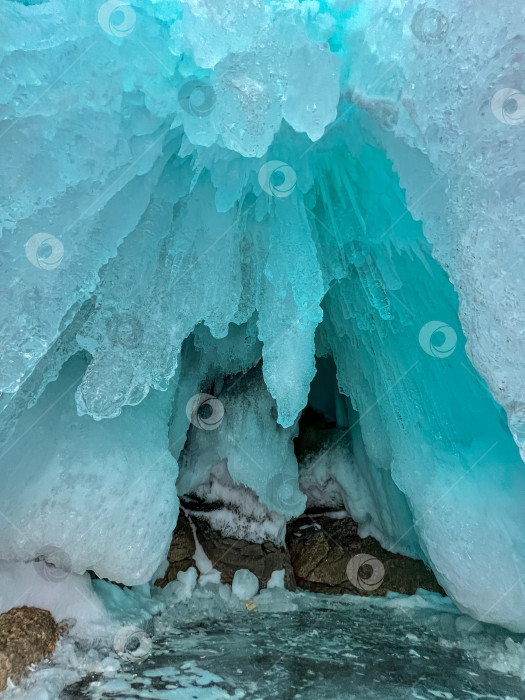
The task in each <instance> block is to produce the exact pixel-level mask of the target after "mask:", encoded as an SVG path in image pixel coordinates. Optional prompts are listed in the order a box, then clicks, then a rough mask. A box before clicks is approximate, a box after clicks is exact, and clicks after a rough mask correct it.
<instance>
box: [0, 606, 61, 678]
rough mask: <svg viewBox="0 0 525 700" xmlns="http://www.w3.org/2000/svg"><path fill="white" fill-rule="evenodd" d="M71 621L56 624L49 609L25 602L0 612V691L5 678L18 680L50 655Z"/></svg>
mask: <svg viewBox="0 0 525 700" xmlns="http://www.w3.org/2000/svg"><path fill="white" fill-rule="evenodd" d="M73 624H74V621H70V620H64V621H63V622H61V623H60V624H57V623H56V622H55V620H54V618H53V616H52V615H51V613H50V612H49V610H42V609H41V608H33V607H29V606H27V605H23V606H22V607H20V608H11V610H8V612H5V613H2V614H0V691H2V690H5V689H6V688H7V679H8V678H10V679H11V680H12V681H13V683H15V684H18V683H20V680H21V679H22V677H23V676H25V675H26V674H27V672H28V670H29V668H28V667H29V666H30V665H31V664H34V663H37V662H38V661H41V660H42V659H43V658H45V657H46V656H49V655H50V654H52V653H53V651H54V650H55V646H56V643H57V641H58V640H59V639H60V637H61V636H62V635H63V634H65V633H66V632H67V631H68V629H69V628H70V627H71V626H72V625H73Z"/></svg>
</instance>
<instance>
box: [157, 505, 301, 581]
mask: <svg viewBox="0 0 525 700" xmlns="http://www.w3.org/2000/svg"><path fill="white" fill-rule="evenodd" d="M190 517H191V519H192V522H193V524H194V525H195V528H196V531H197V538H198V540H199V542H200V544H201V545H202V548H203V550H204V552H205V554H206V556H207V557H208V559H210V561H211V562H212V564H213V567H214V568H215V569H217V570H218V571H220V572H221V582H222V583H229V584H231V582H232V581H233V576H234V574H235V572H236V571H237V570H238V569H249V570H250V571H251V572H252V573H254V574H255V575H256V576H257V578H258V579H259V585H260V587H261V588H266V585H267V584H268V581H269V580H270V576H271V575H272V573H273V572H274V571H276V570H280V569H284V571H285V574H284V581H285V586H286V587H287V588H289V589H291V590H295V577H294V573H293V569H292V565H291V563H290V557H289V555H288V552H287V551H286V549H284V548H280V547H277V545H275V544H274V543H273V542H263V543H262V544H257V543H255V542H247V541H246V540H241V539H235V538H233V537H224V536H223V535H222V534H221V533H220V532H218V531H217V530H214V529H213V528H212V527H211V526H210V525H209V524H208V523H207V522H206V521H205V520H204V519H202V518H198V517H196V516H194V515H190ZM194 554H195V540H194V537H193V531H192V529H191V525H190V522H189V520H188V518H187V516H186V515H185V513H184V512H183V511H181V512H180V514H179V519H178V521H177V527H176V528H175V530H174V531H173V538H172V541H171V546H170V550H169V552H168V562H169V564H168V569H167V571H166V573H165V575H164V577H163V578H160V579H158V580H157V581H156V582H155V584H156V585H157V586H161V587H164V586H166V585H167V584H168V583H169V582H170V581H174V580H175V579H176V578H177V574H178V573H179V571H186V570H187V569H189V568H190V566H194V565H195V562H194V560H193V556H194Z"/></svg>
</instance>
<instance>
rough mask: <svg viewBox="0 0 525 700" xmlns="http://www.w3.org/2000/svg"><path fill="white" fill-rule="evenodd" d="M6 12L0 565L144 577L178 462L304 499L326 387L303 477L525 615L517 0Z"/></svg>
mask: <svg viewBox="0 0 525 700" xmlns="http://www.w3.org/2000/svg"><path fill="white" fill-rule="evenodd" d="M438 5H439V7H438ZM0 12H1V16H2V22H1V24H0V60H1V62H2V75H3V79H2V81H1V83H0V104H1V111H0V116H1V122H0V145H1V149H0V161H1V168H0V173H1V174H0V177H1V183H2V187H1V200H0V223H1V231H2V245H1V251H0V254H1V259H0V263H1V264H0V278H1V285H0V288H1V290H2V291H1V294H0V305H1V308H2V311H1V325H0V333H1V363H0V390H1V392H2V393H1V396H0V428H1V437H2V441H3V448H2V452H1V457H0V473H1V479H2V489H1V491H0V516H1V517H0V558H3V559H6V560H10V561H30V560H32V559H34V558H35V557H37V556H39V555H40V554H41V552H42V551H43V550H44V549H46V548H47V549H46V551H49V548H50V547H51V548H56V549H59V550H60V551H61V552H62V553H63V554H64V555H65V556H66V557H67V558H68V561H69V563H70V566H71V568H72V570H74V571H76V572H79V573H81V572H83V571H85V570H86V569H91V570H94V571H95V572H96V573H97V574H98V575H99V576H104V577H108V578H110V579H114V580H118V581H122V582H124V583H127V584H136V583H142V582H144V581H147V580H149V579H150V578H151V577H152V576H153V575H154V573H155V570H156V569H157V567H158V566H159V564H160V563H161V562H162V560H163V559H164V558H165V553H166V550H167V547H168V543H169V539H170V534H171V531H172V529H173V526H174V524H175V522H176V519H177V513H178V501H177V495H176V492H175V487H174V483H175V480H176V479H177V475H178V467H179V466H180V468H181V473H180V476H179V479H178V482H177V484H178V488H179V493H180V492H186V491H187V490H191V488H193V487H194V486H195V485H197V484H199V483H202V482H203V480H205V478H207V475H209V473H210V470H211V469H212V468H213V467H214V465H216V464H218V463H224V462H225V461H226V462H227V465H228V471H229V473H230V476H231V478H232V480H233V482H235V484H238V485H243V486H244V487H246V488H249V489H251V491H253V492H254V493H255V494H257V496H258V499H259V501H260V503H261V504H263V505H264V506H265V507H267V508H268V509H269V511H271V512H272V513H273V514H277V515H280V516H283V517H286V518H290V517H292V516H294V515H298V514H300V513H301V512H302V511H303V510H304V507H305V502H306V496H305V494H304V493H303V492H302V491H301V489H300V487H299V483H300V482H299V476H300V475H299V465H298V464H297V460H296V457H295V454H294V449H293V439H294V438H295V437H296V436H297V433H298V430H299V424H298V420H299V417H300V415H301V412H302V411H303V409H304V407H305V405H306V404H307V402H310V403H312V402H313V403H315V407H316V409H317V410H319V411H320V412H321V413H322V412H323V411H328V410H333V413H334V417H335V418H334V420H336V422H337V425H338V427H339V428H340V429H341V430H342V431H343V432H344V439H341V440H340V441H338V442H337V444H334V445H332V446H330V448H329V449H324V450H323V451H321V452H320V453H319V454H318V455H314V456H313V457H312V459H311V460H310V461H309V463H308V465H305V469H306V472H307V474H306V475H305V477H304V483H307V482H308V483H310V484H312V483H315V482H316V481H317V482H319V483H320V484H321V482H323V480H324V481H326V480H328V479H332V481H334V482H335V483H337V484H338V488H340V491H341V493H342V497H343V499H344V502H345V505H346V507H347V509H348V510H349V511H350V512H351V513H352V515H353V516H354V517H355V518H356V520H358V522H359V523H360V527H361V532H362V534H373V535H374V536H376V537H377V538H378V539H379V540H380V541H381V542H382V543H383V544H384V546H386V547H388V548H390V549H392V550H394V551H400V552H404V553H407V554H411V555H413V556H420V557H423V558H424V559H425V560H426V561H427V562H428V563H429V564H430V565H431V566H432V567H433V569H434V571H435V573H436V575H437V577H438V579H439V581H440V582H441V583H442V585H443V586H444V588H445V589H446V590H447V592H448V593H449V594H450V596H451V597H452V598H453V599H454V600H455V601H456V603H457V604H458V605H459V606H460V607H461V608H462V609H463V610H465V611H467V612H468V613H470V614H471V615H473V616H475V617H478V618H480V619H484V620H487V621H490V622H496V623H499V624H502V625H505V626H507V627H509V628H511V629H515V630H520V631H525V586H524V583H523V577H524V576H525V536H524V534H523V533H524V532H525V510H524V509H523V496H524V494H525V471H524V467H523V462H522V460H521V459H520V454H519V450H518V448H520V449H521V455H522V457H525V451H524V445H525V402H524V399H523V397H524V396H525V353H524V352H523V339H524V337H525V299H524V297H523V289H524V288H525V287H524V285H523V265H522V263H521V256H522V251H523V221H524V212H523V207H522V197H523V179H522V177H521V176H520V173H523V170H524V162H523V148H522V147H521V146H520V137H522V135H523V129H524V128H525V126H523V124H524V123H525V97H524V95H523V92H525V85H524V83H523V65H522V64H521V63H520V61H521V59H520V56H521V54H520V48H519V37H520V32H522V31H523V12H522V10H521V8H520V6H519V4H518V2H517V0H516V1H515V0H509V2H506V3H504V4H502V3H501V2H496V1H495V0H486V2H484V3H478V2H477V1H476V0H465V2H463V3H462V4H461V6H460V5H458V3H457V2H454V1H453V0H442V1H441V2H440V3H432V2H430V0H429V2H428V3H426V4H425V3H423V2H421V1H420V0H407V1H404V2H399V0H373V1H372V0H361V1H360V2H359V1H353V0H319V1H317V0H304V1H302V2H301V1H300V0H287V1H286V2H285V1H284V0H273V1H272V2H266V3H265V2H260V1H259V0H228V1H227V2H208V1H207V0H185V1H184V2H176V1H174V0H169V1H168V0H136V2H133V3H131V2H130V3H127V2H121V1H120V0H107V1H106V2H100V0H86V1H85V2H78V3H72V2H67V1H66V0H24V1H23V2H21V1H19V0H0ZM520 194H521V199H520ZM323 358H325V359H326V358H333V362H334V363H335V367H336V379H335V382H332V381H329V380H328V379H327V380H326V381H324V380H323V381H322V382H321V384H323V385H324V389H323V390H322V391H321V392H320V394H319V395H317V396H313V394H312V392H310V386H311V383H312V380H313V379H314V377H315V376H316V367H319V366H320V363H321V362H322V360H323ZM261 360H262V362H261ZM309 394H310V398H309ZM196 397H197V398H196ZM201 404H206V406H207V410H208V413H207V414H206V415H204V417H202V416H199V414H198V410H197V409H198V408H199V406H200V405H201ZM329 406H331V407H332V408H331V409H329V408H328V407H329ZM321 485H322V484H321ZM181 489H182V491H181Z"/></svg>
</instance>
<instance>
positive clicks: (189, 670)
mask: <svg viewBox="0 0 525 700" xmlns="http://www.w3.org/2000/svg"><path fill="white" fill-rule="evenodd" d="M162 617H163V616H161V618H162ZM457 620H458V618H457V617H456V616H453V615H449V614H442V613H439V614H433V613H432V611H429V610H414V609H408V610H406V609H402V608H399V609H397V608H390V607H377V606H354V605H350V606H348V605H344V604H342V603H341V604H332V603H327V605H326V608H323V607H322V606H321V607H319V608H317V609H314V610H297V611H292V612H280V613H260V612H257V609H256V610H254V611H252V612H248V611H235V612H231V611H230V612H227V613H226V614H224V615H221V616H220V617H219V618H217V617H216V616H211V617H208V618H205V619H202V618H201V619H200V620H197V619H196V618H195V617H194V616H192V615H187V617H186V619H185V620H184V619H182V618H179V619H176V618H175V619H172V620H171V621H170V622H169V623H168V622H167V621H166V619H164V622H163V623H162V622H161V624H160V625H157V628H159V627H160V631H159V630H158V631H157V633H155V634H154V635H153V647H152V649H151V653H150V655H149V657H148V658H147V659H146V660H145V661H143V662H142V663H140V664H136V663H130V662H125V663H123V664H122V665H121V668H120V669H119V670H115V671H113V672H105V673H104V674H91V675H90V676H89V677H86V678H84V679H83V680H81V681H79V682H76V683H73V684H70V685H68V686H67V687H66V688H65V689H64V690H63V691H62V693H61V695H60V698H61V699H62V700H73V699H82V698H86V699H87V698H93V699H97V698H122V699H124V698H126V699H129V698H158V699H159V700H160V699H164V698H166V699H170V700H171V699H173V700H179V699H180V700H196V699H198V700H209V699H216V698H217V699H218V698H244V699H246V700H248V699H250V700H256V699H261V700H266V699H267V698H279V699H280V700H299V699H300V700H325V699H326V700H336V699H339V698H341V699H342V698H345V700H348V699H351V698H359V699H360V700H364V699H367V698H370V699H371V700H372V699H373V700H399V699H400V698H424V699H425V700H427V699H428V700H436V698H445V699H447V700H455V699H458V700H459V699H461V700H462V699H467V698H468V699H469V700H472V699H474V698H476V699H484V698H487V699H488V698H491V699H493V698H501V699H505V700H510V699H511V698H517V699H519V700H521V699H522V698H525V682H524V681H523V680H520V678H519V677H516V676H515V675H514V676H513V675H508V674H506V673H500V672H498V671H494V670H489V669H483V668H481V666H480V664H479V663H478V661H477V660H476V658H475V656H476V655H477V656H478V658H479V657H480V656H483V653H484V652H483V649H484V646H486V649H487V650H489V649H492V650H494V649H496V648H498V645H499V646H501V647H502V648H503V647H504V640H505V639H508V638H509V634H508V633H507V632H505V631H504V630H501V631H499V630H496V629H495V628H486V627H485V628H483V630H482V631H479V630H478V631H476V630H475V629H474V626H473V627H472V630H471V629H470V628H469V625H470V623H471V622H472V621H470V618H464V617H462V618H461V620H462V621H463V622H464V630H463V632H464V634H463V637H462V635H458V632H457V630H458V623H457ZM169 624H173V627H172V628H171V630H170V631H169V632H167V631H166V629H163V628H166V627H167V626H168V625H169ZM487 629H488V630H489V632H487V631H486V630H487ZM471 632H472V634H471ZM486 635H488V637H486ZM461 637H462V638H463V641H461ZM512 637H513V638H514V639H515V640H516V641H517V642H518V643H520V642H521V637H520V636H519V635H512ZM510 644H511V645H512V642H511V643H510ZM469 647H470V648H471V649H472V650H475V653H471V650H470V649H469ZM517 648H518V647H517ZM519 648H520V649H521V644H519ZM520 653H521V652H520ZM482 663H483V662H482ZM484 665H485V666H486V664H484Z"/></svg>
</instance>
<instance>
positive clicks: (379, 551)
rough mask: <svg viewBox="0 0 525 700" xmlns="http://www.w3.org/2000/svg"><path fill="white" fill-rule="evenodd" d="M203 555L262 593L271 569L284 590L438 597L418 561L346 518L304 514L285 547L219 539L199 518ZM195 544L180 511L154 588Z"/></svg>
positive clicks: (225, 576) (188, 562)
mask: <svg viewBox="0 0 525 700" xmlns="http://www.w3.org/2000/svg"><path fill="white" fill-rule="evenodd" d="M189 517H190V518H191V521H192V523H193V524H194V526H195V529H196V535H197V538H198V540H199V542H200V543H201V545H202V547H203V549H204V552H205V553H206V555H207V556H208V558H209V559H210V561H211V562H212V564H213V567H214V568H215V569H217V570H218V571H220V572H221V581H222V583H231V582H232V580H233V576H234V574H235V572H236V571H237V570H238V569H249V570H250V571H252V572H253V573H254V574H255V575H256V576H257V578H258V579H259V584H260V586H261V588H265V587H266V585H267V583H268V580H269V578H270V576H271V574H272V572H273V571H275V570H281V569H284V571H285V586H286V588H288V589H290V590H295V588H296V586H298V587H299V588H303V589H306V590H309V591H313V592H316V593H333V594H341V593H353V594H355V595H379V596H381V595H385V594H386V592H387V591H396V592H398V593H405V594H412V593H415V592H416V590H417V589H418V588H425V589H426V590H429V591H438V592H440V593H442V594H443V595H444V591H443V589H442V588H441V587H440V585H439V584H438V582H437V580H436V578H435V576H434V574H433V572H432V571H431V570H430V569H428V568H427V567H426V566H425V564H424V563H423V562H422V561H417V560H414V559H411V558H410V557H406V556H403V555H401V554H393V553H392V552H389V551H387V550H385V549H383V547H381V545H380V544H379V543H378V542H377V541H376V540H375V539H373V538H372V537H367V538H365V539H362V538H361V537H359V535H358V533H357V529H358V526H357V523H356V522H355V521H354V520H353V519H352V518H350V517H343V518H337V519H336V518H333V517H330V516H329V515H327V514H324V513H317V514H316V513H310V514H309V513H308V512H307V513H306V514H305V515H303V516H301V517H300V518H296V519H294V520H292V521H291V522H290V523H288V527H287V532H286V545H287V547H286V548H279V547H278V546H277V545H276V544H274V543H273V542H264V543H262V544H256V543H253V542H247V541H246V540H241V539H235V538H232V537H224V536H223V535H222V534H221V533H220V532H218V531H217V530H214V529H213V528H212V527H211V526H210V525H209V523H207V522H206V520H205V519H203V518H199V517H198V516H196V515H195V514H191V515H190V516H189ZM194 554H195V539H194V535H193V531H192V528H191V526H190V522H189V520H188V516H186V514H185V513H184V512H183V511H181V514H180V516H179V521H178V523H177V527H176V528H175V531H174V533H173V539H172V543H171V547H170V550H169V554H168V562H169V565H168V568H167V571H166V573H165V575H164V577H163V578H161V579H158V580H157V581H156V583H157V585H159V586H165V585H166V584H167V583H169V582H170V581H173V580H175V579H176V578H177V574H178V572H179V571H186V570H187V569H188V568H189V567H190V566H194V564H195V562H194V560H193V555H194Z"/></svg>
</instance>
